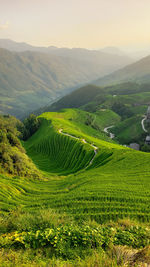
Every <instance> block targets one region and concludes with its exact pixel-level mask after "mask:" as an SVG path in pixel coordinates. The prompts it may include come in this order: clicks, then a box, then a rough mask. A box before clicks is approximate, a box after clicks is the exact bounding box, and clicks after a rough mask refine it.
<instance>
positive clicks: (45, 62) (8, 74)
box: [0, 49, 101, 117]
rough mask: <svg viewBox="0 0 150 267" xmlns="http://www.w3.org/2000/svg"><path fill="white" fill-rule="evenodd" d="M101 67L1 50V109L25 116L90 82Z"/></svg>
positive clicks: (36, 54)
mask: <svg viewBox="0 0 150 267" xmlns="http://www.w3.org/2000/svg"><path fill="white" fill-rule="evenodd" d="M100 69H101V67H98V66H97V65H95V63H93V64H92V63H90V64H85V62H82V61H78V60H75V59H73V60H72V59H68V58H63V57H57V56H54V55H46V54H43V53H36V52H23V53H14V52H9V51H7V50H4V49H0V79H1V83H0V111H1V112H3V113H9V114H11V115H15V116H18V117H22V116H24V115H25V114H26V113H29V112H30V111H32V110H34V109H38V108H39V107H41V106H44V105H46V104H47V103H51V102H52V101H53V100H54V99H56V98H57V97H60V96H62V95H63V94H65V93H67V92H68V91H69V90H73V88H74V87H76V86H79V84H83V83H87V82H89V81H90V80H91V79H93V78H94V77H96V76H97V75H98V74H99V73H100Z"/></svg>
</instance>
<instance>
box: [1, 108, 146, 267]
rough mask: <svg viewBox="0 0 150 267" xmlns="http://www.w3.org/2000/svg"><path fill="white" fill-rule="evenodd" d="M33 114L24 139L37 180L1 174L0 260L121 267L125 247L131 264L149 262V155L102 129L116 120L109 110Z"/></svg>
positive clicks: (22, 262) (127, 260)
mask: <svg viewBox="0 0 150 267" xmlns="http://www.w3.org/2000/svg"><path fill="white" fill-rule="evenodd" d="M39 119H40V121H41V125H40V128H39V129H38V130H37V132H36V133H34V134H33V135H32V136H31V137H30V138H29V139H28V140H27V141H25V142H24V143H23V144H24V148H25V149H26V151H27V154H28V156H29V157H30V158H31V159H32V164H33V163H34V164H35V165H36V167H35V166H34V165H32V166H34V168H35V169H36V168H38V170H39V172H40V173H41V177H40V179H34V178H31V177H30V179H29V177H26V178H25V177H19V176H16V175H11V176H9V175H7V174H6V173H5V174H0V186H1V191H0V207H1V212H0V248H1V249H0V253H1V254H0V255H1V259H0V264H3V265H4V264H5V265H4V266H6V262H7V264H8V262H10V259H11V258H12V257H13V258H14V262H15V266H23V264H27V262H28V264H29V266H34V265H35V266H42V265H43V266H46V265H45V264H49V265H50V266H53V265H54V264H55V266H66V264H69V265H68V266H74V267H75V266H88V264H89V260H90V264H91V265H89V266H92V264H96V262H98V263H100V264H101V265H100V266H111V265H110V264H112V263H113V264H114V266H116V267H120V266H122V267H123V266H124V265H123V262H124V261H126V263H129V262H130V263H131V260H129V258H127V259H126V258H125V259H124V260H123V261H121V263H119V262H120V260H121V258H122V257H124V255H125V254H124V253H127V252H128V250H130V253H131V255H133V253H134V255H136V258H132V263H133V264H134V265H133V264H132V265H133V266H138V265H135V264H139V263H140V262H141V261H142V262H143V261H144V262H146V263H147V262H149V256H148V255H149V244H150V226H149V221H150V209H149V201H150V168H149V161H150V155H149V154H148V153H144V152H139V151H135V150H132V149H129V148H126V147H124V146H121V145H118V144H116V143H115V142H114V141H112V140H111V139H110V138H109V137H108V136H107V135H105V133H104V132H103V128H104V127H106V126H107V125H108V124H110V123H111V122H113V123H114V124H115V123H116V124H118V122H119V121H120V117H119V116H118V115H117V114H116V113H114V112H113V111H111V110H99V111H97V112H96V113H89V112H85V111H82V110H79V109H66V110H62V111H60V112H47V113H43V114H41V115H40V116H39ZM120 123H121V122H120ZM120 123H119V124H118V125H120ZM132 123H133V122H132ZM131 220H133V221H131ZM10 248H11V249H10ZM114 251H116V252H114ZM116 253H121V256H119V257H120V258H116ZM138 253H141V258H139V257H138V256H137V255H139V254H138ZM33 255H34V256H33ZM110 255H111V256H110ZM119 255H120V254H119ZM122 255H123V256H122ZM89 257H90V258H89ZM81 262H82V263H81ZM106 262H107V264H105V263H106ZM56 264H57V265H56ZM81 264H83V265H81ZM104 264H105V265H104ZM139 266H140V265H139Z"/></svg>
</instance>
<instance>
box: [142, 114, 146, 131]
mask: <svg viewBox="0 0 150 267" xmlns="http://www.w3.org/2000/svg"><path fill="white" fill-rule="evenodd" d="M145 120H146V116H144V118H143V119H142V120H141V125H142V129H143V131H144V132H145V133H147V130H146V129H145V126H144V121H145Z"/></svg>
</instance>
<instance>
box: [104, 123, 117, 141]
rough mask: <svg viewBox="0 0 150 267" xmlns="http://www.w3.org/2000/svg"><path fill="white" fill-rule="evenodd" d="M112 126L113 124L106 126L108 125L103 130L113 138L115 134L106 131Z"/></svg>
mask: <svg viewBox="0 0 150 267" xmlns="http://www.w3.org/2000/svg"><path fill="white" fill-rule="evenodd" d="M113 127H114V125H112V126H108V127H106V128H104V132H105V133H107V134H109V137H110V138H111V139H113V138H114V137H115V135H114V134H113V133H110V132H108V129H111V128H113Z"/></svg>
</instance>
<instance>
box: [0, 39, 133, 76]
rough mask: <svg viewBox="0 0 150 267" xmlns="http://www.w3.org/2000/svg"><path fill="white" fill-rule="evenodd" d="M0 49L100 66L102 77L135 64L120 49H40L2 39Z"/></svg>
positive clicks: (52, 47) (50, 47)
mask: <svg viewBox="0 0 150 267" xmlns="http://www.w3.org/2000/svg"><path fill="white" fill-rule="evenodd" d="M0 47H1V48H5V49H8V50H10V51H13V52H25V51H32V52H33V51H34V52H35V51H36V52H42V53H47V54H50V55H55V56H61V57H67V58H70V59H75V60H80V61H84V62H87V63H89V62H91V64H92V63H95V64H96V65H97V64H98V65H99V66H101V67H102V68H101V73H99V75H100V76H102V75H104V74H105V73H108V72H112V71H114V70H116V69H119V68H120V67H123V66H126V65H128V64H130V63H132V62H134V60H133V59H132V57H129V56H128V55H126V54H125V53H121V52H120V50H119V52H118V49H115V48H112V49H110V48H109V49H108V48H106V49H104V50H88V49H85V48H72V49H70V48H66V47H64V48H58V47H55V46H49V47H38V46H32V45H29V44H27V43H18V42H15V41H12V40H9V39H0ZM110 50H115V52H113V53H112V51H110Z"/></svg>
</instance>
